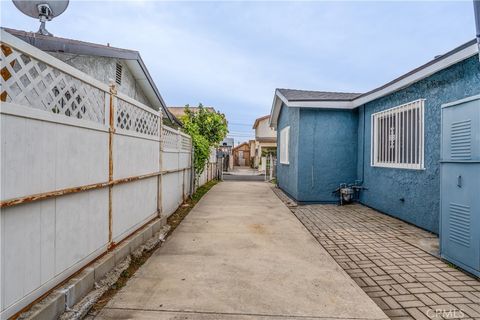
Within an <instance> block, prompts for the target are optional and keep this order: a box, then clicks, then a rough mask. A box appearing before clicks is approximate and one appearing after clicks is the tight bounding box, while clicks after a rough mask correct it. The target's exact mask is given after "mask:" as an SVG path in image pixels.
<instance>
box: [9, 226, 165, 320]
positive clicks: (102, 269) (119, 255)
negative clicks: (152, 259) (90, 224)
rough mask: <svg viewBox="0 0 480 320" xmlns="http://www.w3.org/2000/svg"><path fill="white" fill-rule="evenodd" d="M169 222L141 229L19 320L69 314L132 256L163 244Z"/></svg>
mask: <svg viewBox="0 0 480 320" xmlns="http://www.w3.org/2000/svg"><path fill="white" fill-rule="evenodd" d="M166 221H167V217H162V218H158V219H155V220H153V221H152V222H150V223H148V224H147V225H145V226H144V227H142V228H141V229H140V230H137V231H136V232H135V233H134V234H133V235H131V236H130V237H129V238H128V239H126V240H124V241H123V242H122V243H121V244H120V245H119V246H117V247H116V248H115V249H114V250H112V251H111V252H108V253H107V254H105V255H104V256H102V257H101V258H100V259H98V260H97V261H95V262H94V263H93V264H90V265H89V266H87V267H86V268H84V269H83V270H82V271H81V272H80V273H79V274H77V275H75V276H74V277H73V278H71V279H70V280H69V281H68V282H67V283H65V284H64V285H62V286H61V287H60V288H57V289H55V290H53V291H52V292H51V293H50V294H49V295H48V296H46V297H45V298H44V299H42V300H41V301H39V302H38V303H36V304H35V305H34V306H33V307H32V308H31V309H30V310H28V311H27V312H24V313H22V314H21V315H20V316H19V317H18V319H22V320H23V319H25V320H26V319H28V320H33V319H35V320H51V319H57V318H59V317H60V316H61V315H62V314H63V313H64V312H65V311H70V310H72V308H74V306H75V305H76V304H77V303H79V302H80V301H81V300H82V299H83V298H84V297H86V296H87V295H88V294H89V293H90V292H91V291H92V290H95V289H98V288H97V287H98V283H102V280H103V279H104V278H106V276H108V275H111V274H112V273H115V274H116V273H118V272H116V271H118V270H116V269H119V270H121V269H123V270H124V269H125V265H126V267H128V265H129V264H130V255H132V254H133V255H139V254H141V252H143V250H144V249H148V247H151V248H153V246H152V244H157V243H158V242H159V241H163V239H159V237H160V238H161V237H162V234H160V230H161V229H162V227H163V226H165V225H166ZM120 273H121V272H120ZM117 279H118V277H117ZM107 282H110V281H107ZM112 284H113V283H112Z"/></svg>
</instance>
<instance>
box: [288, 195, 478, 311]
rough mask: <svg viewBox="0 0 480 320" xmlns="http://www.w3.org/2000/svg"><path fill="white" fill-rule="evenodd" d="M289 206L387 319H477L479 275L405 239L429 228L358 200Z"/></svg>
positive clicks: (419, 235) (422, 235)
mask: <svg viewBox="0 0 480 320" xmlns="http://www.w3.org/2000/svg"><path fill="white" fill-rule="evenodd" d="M281 198H282V197H281ZM291 210H292V211H293V212H294V214H295V215H296V216H297V218H298V219H299V220H300V221H301V222H302V223H303V224H304V225H305V227H306V228H307V229H308V230H310V232H311V233H312V234H313V235H314V236H315V238H316V239H317V240H318V242H319V243H320V244H321V245H322V246H323V247H324V248H325V249H326V250H327V251H328V252H329V253H330V254H331V255H332V257H333V258H334V259H335V260H336V261H337V263H339V264H340V265H341V266H342V267H343V268H344V269H345V271H346V272H347V273H348V274H349V275H350V276H351V277H352V278H353V279H354V280H355V281H356V282H357V283H358V285H359V286H360V287H361V288H362V289H363V290H364V291H365V292H366V293H367V294H368V295H369V296H370V297H371V298H372V299H373V300H374V301H375V302H376V303H377V305H378V306H380V308H382V309H383V311H384V312H385V313H386V314H387V315H388V316H389V317H390V318H391V319H396V320H399V319H442V318H445V319H454V318H460V319H480V281H478V280H476V279H475V278H473V277H471V276H469V275H467V274H465V273H463V272H461V271H459V270H456V269H454V268H452V267H451V266H449V265H448V264H447V263H445V262H443V261H442V260H440V259H439V258H437V257H435V256H433V255H431V254H429V253H427V252H425V251H423V250H421V249H419V248H418V247H416V246H414V245H412V244H410V243H411V242H410V243H409V242H406V241H405V239H408V238H411V237H412V236H416V237H424V236H427V237H428V235H429V234H428V233H427V232H425V231H423V230H421V229H419V228H416V227H414V226H411V225H409V224H407V223H404V222H402V221H400V220H397V219H395V218H392V217H389V216H387V215H384V214H381V213H379V212H376V211H375V210H372V209H370V208H367V207H364V206H361V205H357V204H356V205H348V206H343V207H341V206H336V205H306V206H298V207H292V208H291Z"/></svg>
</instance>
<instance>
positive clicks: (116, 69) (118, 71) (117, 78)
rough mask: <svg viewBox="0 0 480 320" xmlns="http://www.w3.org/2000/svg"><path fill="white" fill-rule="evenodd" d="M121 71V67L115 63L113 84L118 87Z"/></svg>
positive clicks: (120, 82)
mask: <svg viewBox="0 0 480 320" xmlns="http://www.w3.org/2000/svg"><path fill="white" fill-rule="evenodd" d="M122 70H123V66H122V65H121V64H120V63H117V65H116V68H115V82H116V83H117V84H118V85H122Z"/></svg>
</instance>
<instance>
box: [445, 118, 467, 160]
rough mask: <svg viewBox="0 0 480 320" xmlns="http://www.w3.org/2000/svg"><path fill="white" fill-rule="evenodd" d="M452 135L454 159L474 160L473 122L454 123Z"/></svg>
mask: <svg viewBox="0 0 480 320" xmlns="http://www.w3.org/2000/svg"><path fill="white" fill-rule="evenodd" d="M450 134H451V136H450V152H451V156H452V159H455V160H470V159H471V158H472V121H471V120H464V121H458V122H454V123H452V125H451V127H450Z"/></svg>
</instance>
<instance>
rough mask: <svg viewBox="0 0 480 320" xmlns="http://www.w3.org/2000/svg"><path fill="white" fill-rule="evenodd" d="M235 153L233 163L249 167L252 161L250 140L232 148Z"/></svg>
mask: <svg viewBox="0 0 480 320" xmlns="http://www.w3.org/2000/svg"><path fill="white" fill-rule="evenodd" d="M232 153H233V165H234V166H240V167H244V166H246V167H249V166H250V164H251V162H250V144H249V143H248V142H243V143H241V144H239V145H238V146H236V147H234V148H233V150H232Z"/></svg>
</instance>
